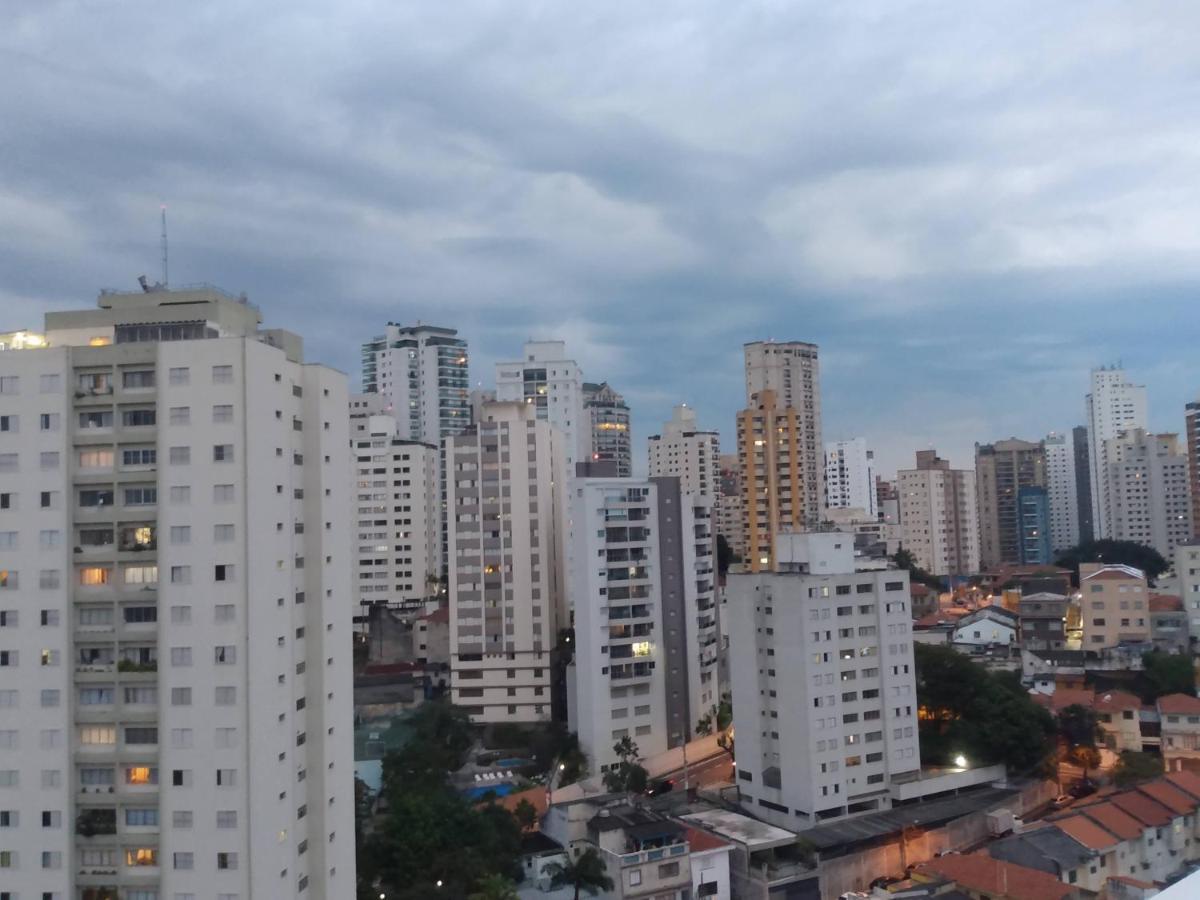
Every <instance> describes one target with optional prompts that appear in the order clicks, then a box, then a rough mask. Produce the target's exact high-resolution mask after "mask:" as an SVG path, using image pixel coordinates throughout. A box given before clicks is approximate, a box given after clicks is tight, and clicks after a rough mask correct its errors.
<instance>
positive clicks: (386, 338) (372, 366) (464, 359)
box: [362, 322, 471, 444]
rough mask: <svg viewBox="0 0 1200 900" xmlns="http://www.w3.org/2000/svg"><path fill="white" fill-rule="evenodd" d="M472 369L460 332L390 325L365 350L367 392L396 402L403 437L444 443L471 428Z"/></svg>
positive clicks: (363, 351)
mask: <svg viewBox="0 0 1200 900" xmlns="http://www.w3.org/2000/svg"><path fill="white" fill-rule="evenodd" d="M468 365H469V359H468V353H467V342H466V341H465V340H463V339H462V338H460V337H458V332H457V331H456V330H455V329H453V328H438V327H436V326H433V325H397V324H396V323H395V322H389V323H388V324H387V327H386V329H385V330H384V333H383V334H381V335H378V336H377V337H374V338H372V339H371V340H369V341H367V342H366V343H365V344H363V345H362V389H363V393H366V394H384V395H386V396H387V397H389V398H391V401H392V410H393V415H394V416H395V418H396V423H397V425H398V426H399V430H398V431H397V434H396V436H397V437H398V438H400V439H401V440H406V441H425V442H426V443H429V444H439V443H440V442H441V439H442V438H444V437H446V436H447V435H451V434H458V433H459V432H460V431H462V430H463V429H465V428H466V427H467V426H468V425H469V424H470V421H471V403H470V400H469V398H468V391H469V390H470V381H469V379H468V376H467V368H468Z"/></svg>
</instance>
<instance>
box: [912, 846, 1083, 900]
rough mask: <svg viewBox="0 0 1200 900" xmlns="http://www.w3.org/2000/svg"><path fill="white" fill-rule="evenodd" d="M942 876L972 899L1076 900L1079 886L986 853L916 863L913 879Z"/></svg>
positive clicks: (922, 879)
mask: <svg viewBox="0 0 1200 900" xmlns="http://www.w3.org/2000/svg"><path fill="white" fill-rule="evenodd" d="M937 878H943V879H946V880H947V881H953V882H954V883H955V884H957V885H958V888H959V890H961V891H962V892H964V893H966V894H967V895H968V896H970V897H972V898H977V897H988V898H989V900H1075V898H1078V897H1080V896H1081V894H1080V892H1079V889H1078V888H1075V887H1073V886H1071V885H1069V884H1063V883H1062V882H1061V881H1059V879H1057V878H1055V877H1054V876H1053V875H1050V874H1048V873H1046V872H1042V871H1039V870H1038V869H1031V868H1029V867H1027V866H1020V865H1016V864H1014V863H1010V862H1005V861H1004V860H1000V859H993V858H992V857H991V856H989V855H988V854H986V853H966V854H958V853H952V854H950V855H948V856H940V857H938V858H937V859H932V860H930V861H929V862H927V863H925V864H923V865H921V866H918V867H917V868H916V869H915V870H914V871H913V880H914V881H932V880H934V879H937Z"/></svg>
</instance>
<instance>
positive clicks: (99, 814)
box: [75, 807, 117, 838]
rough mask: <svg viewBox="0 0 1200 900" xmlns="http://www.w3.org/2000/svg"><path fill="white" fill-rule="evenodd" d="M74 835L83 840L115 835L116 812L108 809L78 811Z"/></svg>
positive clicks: (113, 809)
mask: <svg viewBox="0 0 1200 900" xmlns="http://www.w3.org/2000/svg"><path fill="white" fill-rule="evenodd" d="M75 833H76V834H77V835H79V836H80V837H85V838H91V837H103V836H105V835H112V834H116V833H117V810H116V809H115V808H110V807H100V808H96V809H84V810H80V812H79V815H78V816H76V817H75Z"/></svg>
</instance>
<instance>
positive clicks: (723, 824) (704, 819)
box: [682, 809, 807, 853]
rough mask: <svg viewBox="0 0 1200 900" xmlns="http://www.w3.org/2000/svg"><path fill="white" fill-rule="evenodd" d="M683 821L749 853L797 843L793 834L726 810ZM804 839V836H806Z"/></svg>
mask: <svg viewBox="0 0 1200 900" xmlns="http://www.w3.org/2000/svg"><path fill="white" fill-rule="evenodd" d="M682 818H683V820H684V821H685V822H688V823H690V824H693V825H699V826H700V827H701V828H704V829H706V830H708V831H711V832H714V833H716V834H719V835H720V836H721V837H723V838H727V839H729V840H731V841H735V842H737V843H739V844H742V845H744V846H745V847H746V849H747V850H749V851H750V852H751V853H754V852H755V851H758V850H770V849H771V848H772V847H786V846H788V845H789V844H794V843H795V842H796V835H795V833H794V832H791V831H785V830H784V829H782V828H776V827H775V826H774V825H768V824H767V823H766V822H760V821H758V819H752V818H751V817H750V816H747V815H743V814H742V813H738V812H733V811H731V810H727V809H710V810H706V811H704V812H696V813H689V814H688V815H686V816H683V817H682ZM805 836H806V837H807V834H806V835H805Z"/></svg>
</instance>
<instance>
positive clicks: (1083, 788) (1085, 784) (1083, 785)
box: [1067, 781, 1096, 800]
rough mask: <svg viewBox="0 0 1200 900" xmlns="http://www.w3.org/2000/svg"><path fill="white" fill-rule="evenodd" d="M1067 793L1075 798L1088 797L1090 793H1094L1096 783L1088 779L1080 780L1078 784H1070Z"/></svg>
mask: <svg viewBox="0 0 1200 900" xmlns="http://www.w3.org/2000/svg"><path fill="white" fill-rule="evenodd" d="M1067 793H1068V794H1070V795H1071V796H1072V797H1074V798H1075V799H1076V800H1078V799H1080V798H1081V797H1090V796H1091V795H1092V794H1094V793H1096V785H1094V784H1093V783H1092V782H1090V781H1081V782H1079V783H1078V784H1075V785H1072V786H1071V789H1070V790H1069V791H1067Z"/></svg>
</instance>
